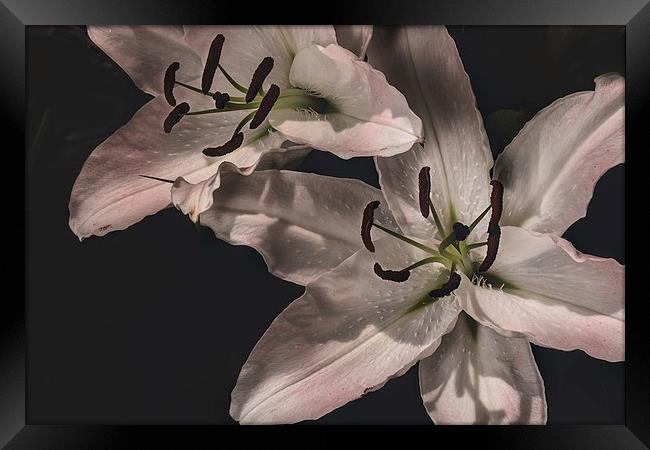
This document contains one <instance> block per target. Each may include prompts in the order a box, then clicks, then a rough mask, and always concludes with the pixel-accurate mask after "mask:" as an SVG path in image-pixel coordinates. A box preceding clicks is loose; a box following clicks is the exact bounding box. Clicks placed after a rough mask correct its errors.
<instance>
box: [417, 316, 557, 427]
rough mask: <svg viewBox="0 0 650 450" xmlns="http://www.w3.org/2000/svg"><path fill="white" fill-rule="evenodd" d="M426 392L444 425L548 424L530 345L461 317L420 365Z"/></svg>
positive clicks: (429, 407) (431, 408) (431, 411)
mask: <svg viewBox="0 0 650 450" xmlns="http://www.w3.org/2000/svg"><path fill="white" fill-rule="evenodd" d="M419 373H420V392H421V394H422V399H423V400H424V406H425V407H426V409H427V412H428V413H429V415H430V416H431V419H433V421H434V422H435V423H436V424H439V425H448V424H449V425H462V424H544V423H546V397H545V394H544V382H543V380H542V377H541V376H540V374H539V370H538V369H537V364H535V359H534V357H533V353H532V351H531V349H530V344H529V343H528V341H527V340H526V339H523V338H509V337H505V336H502V335H500V334H498V333H497V332H495V331H493V330H492V329H490V328H488V327H484V326H483V325H481V324H479V323H477V322H475V321H474V320H472V319H471V318H469V317H468V316H467V315H465V314H461V316H460V317H459V318H458V321H457V322H456V326H455V327H454V329H453V330H452V331H451V332H450V333H448V334H446V335H444V336H443V337H442V343H441V344H440V346H439V347H438V349H437V350H436V351H435V352H434V353H433V354H432V355H431V356H429V357H428V358H426V359H424V360H422V361H420V367H419Z"/></svg>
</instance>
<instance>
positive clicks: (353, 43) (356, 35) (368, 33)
mask: <svg viewBox="0 0 650 450" xmlns="http://www.w3.org/2000/svg"><path fill="white" fill-rule="evenodd" d="M334 30H336V41H337V42H338V44H339V45H340V46H341V47H343V48H346V49H348V50H350V51H351V52H352V53H354V54H355V55H357V56H358V57H359V58H361V59H363V58H364V56H365V55H366V50H367V49H368V44H370V39H372V25H334Z"/></svg>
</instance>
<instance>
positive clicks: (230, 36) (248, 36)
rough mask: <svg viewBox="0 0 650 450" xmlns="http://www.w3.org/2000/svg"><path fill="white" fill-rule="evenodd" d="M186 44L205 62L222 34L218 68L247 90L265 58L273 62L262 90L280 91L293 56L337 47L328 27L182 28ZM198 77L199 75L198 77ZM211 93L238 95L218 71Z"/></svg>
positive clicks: (332, 32)
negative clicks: (306, 50) (315, 47)
mask: <svg viewBox="0 0 650 450" xmlns="http://www.w3.org/2000/svg"><path fill="white" fill-rule="evenodd" d="M184 28H185V40H186V42H187V44H188V45H189V46H190V47H191V48H192V49H194V50H195V51H196V52H197V53H198V54H199V55H200V56H201V57H202V58H203V59H204V60H205V58H207V55H208V50H209V48H210V44H211V43H212V40H213V39H214V38H215V36H217V35H218V34H223V36H224V38H225V40H224V45H223V49H222V52H221V59H220V61H221V65H222V66H223V67H224V68H225V69H226V71H228V73H229V74H230V75H231V76H232V77H234V78H235V80H237V82H239V83H240V84H241V85H243V86H244V87H248V85H249V83H250V81H251V78H252V77H253V73H254V72H255V69H256V68H257V66H258V64H259V63H260V62H261V61H262V60H263V59H264V58H266V57H267V56H270V57H272V58H273V62H274V64H273V70H272V71H271V73H270V74H269V76H268V77H267V79H266V81H265V83H264V87H265V88H268V86H270V85H271V84H272V83H275V84H277V85H278V86H279V87H280V88H288V87H290V86H289V70H290V69H291V64H292V63H293V58H294V57H295V55H296V54H297V53H298V52H299V51H300V50H302V49H303V48H305V47H308V46H310V45H314V44H319V45H329V44H335V43H336V35H335V33H334V28H333V27H332V26H330V25H327V26H270V25H266V26H242V25H229V26H223V25H206V26H185V27H184ZM199 76H200V74H199ZM213 89H214V90H216V89H219V90H220V91H221V92H228V93H230V94H231V95H232V94H235V95H241V94H236V93H237V91H235V90H233V88H232V87H231V86H230V85H229V84H227V83H226V81H225V78H224V77H223V75H221V73H220V72H219V71H217V74H216V75H215V79H214V84H213Z"/></svg>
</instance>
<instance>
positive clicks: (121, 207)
mask: <svg viewBox="0 0 650 450" xmlns="http://www.w3.org/2000/svg"><path fill="white" fill-rule="evenodd" d="M190 95H193V96H194V97H196V98H192V100H190V99H189V96H190ZM206 98H207V97H203V96H200V95H198V94H194V93H187V92H183V91H179V92H178V94H177V99H178V101H179V102H180V101H184V100H189V101H190V103H191V104H192V105H197V106H198V108H201V107H205V106H206V100H205V99H206ZM170 110H171V106H169V105H168V104H167V102H166V101H165V99H164V98H163V97H158V98H156V99H153V100H151V101H150V102H149V103H147V104H145V105H144V106H143V107H142V108H141V109H140V110H139V111H138V112H136V114H135V115H134V116H133V118H132V119H131V120H130V121H129V122H128V123H127V124H126V125H124V126H123V127H121V128H119V129H118V130H117V131H116V132H115V133H114V134H113V135H111V136H110V137H109V138H108V139H106V140H105V141H104V142H102V143H101V144H100V145H99V146H98V147H97V148H96V149H95V150H94V151H93V153H92V154H91V155H90V157H89V158H88V159H87V160H86V162H85V164H84V166H83V168H82V170H81V173H80V174H79V176H78V178H77V180H76V181H75V184H74V187H73V189H72V193H71V195H70V205H69V208H70V228H71V229H72V231H73V232H74V233H75V234H76V235H77V236H78V237H79V238H85V237H88V236H91V235H98V236H103V235H105V234H106V233H108V232H110V231H115V230H122V229H125V228H127V227H128V226H130V225H132V224H134V223H136V222H138V221H140V220H142V219H143V218H144V217H146V216H148V215H151V214H154V213H156V212H157V211H159V210H161V209H163V208H166V207H167V206H169V205H171V193H170V190H171V185H170V184H168V183H164V182H160V181H155V180H151V179H147V178H143V177H142V175H147V176H153V177H158V178H165V179H170V180H175V179H176V178H177V177H179V176H183V177H185V178H186V179H187V180H188V181H190V182H193V183H197V182H199V181H202V180H204V179H206V178H209V177H210V176H212V175H213V174H214V173H216V172H217V167H218V166H219V164H221V163H222V162H224V161H231V162H233V163H234V164H236V165H238V166H240V167H250V165H251V164H254V163H255V162H256V161H257V160H258V159H259V157H260V156H261V155H262V154H263V153H264V151H265V149H266V148H267V146H266V145H265V143H264V141H265V139H271V138H273V137H272V136H269V137H265V138H262V139H259V140H257V141H254V142H252V143H251V144H250V145H247V146H245V147H242V148H240V149H237V150H236V151H235V152H233V153H231V154H229V155H226V156H224V157H221V158H209V157H207V156H205V155H203V154H202V150H203V149H204V148H206V147H210V146H214V145H221V144H223V143H224V142H226V141H227V140H228V139H230V136H231V134H232V132H233V129H234V127H235V126H236V125H237V123H238V122H239V121H240V120H241V118H242V116H243V115H244V114H245V113H244V112H232V113H220V114H208V115H200V116H186V117H185V118H184V119H183V120H181V121H180V122H179V123H178V124H177V125H176V126H175V127H174V128H173V130H172V132H171V133H169V134H167V133H165V132H164V131H163V126H162V124H163V121H164V119H165V117H166V116H167V114H168V113H169V111H170ZM276 134H277V133H276Z"/></svg>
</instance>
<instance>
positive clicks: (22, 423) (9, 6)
mask: <svg viewBox="0 0 650 450" xmlns="http://www.w3.org/2000/svg"><path fill="white" fill-rule="evenodd" d="M319 9H321V11H319V13H318V15H311V16H308V15H306V14H302V16H300V15H298V14H296V16H293V15H290V14H289V13H288V12H289V11H296V12H300V11H302V10H304V0H303V1H301V2H299V1H296V0H293V1H289V2H285V3H283V4H282V5H281V6H280V5H277V4H274V5H268V6H266V7H263V8H250V7H248V8H246V10H244V9H243V8H242V6H241V4H237V3H235V2H229V3H226V2H225V1H221V2H218V3H217V2H212V3H210V4H209V3H207V2H203V1H201V0H186V1H184V2H183V3H181V2H174V1H173V0H158V1H156V0H137V1H136V0H110V1H108V0H103V1H102V0H85V1H84V2H79V1H76V0H58V1H57V2H56V3H54V2H48V1H47V0H29V1H28V0H2V2H0V24H2V26H0V49H1V54H2V57H3V60H4V61H3V64H2V70H1V71H0V77H1V78H0V79H1V80H2V83H1V84H0V99H1V100H2V102H1V103H0V111H1V114H2V115H1V118H2V128H3V131H4V133H3V136H5V137H9V138H10V139H11V141H12V143H13V144H14V147H16V148H20V147H23V148H24V145H25V130H24V124H25V118H26V116H25V33H26V28H25V27H26V26H29V25H73V24H80V23H83V24H114V23H119V24H138V23H150V24H153V23H155V24H172V23H179V22H182V23H186V24H205V23H210V22H214V19H212V20H211V18H218V19H216V20H217V21H218V22H220V23H222V22H228V23H262V24H263V23H273V22H288V23H301V24H309V23H314V20H315V19H316V21H317V22H316V23H374V24H385V25H397V24H420V23H444V24H446V25H624V26H625V30H626V33H625V51H626V86H627V87H626V94H625V102H626V103H625V104H626V150H627V151H626V157H627V158H630V156H631V157H632V159H633V160H634V163H633V164H627V165H626V173H631V172H627V170H628V169H630V170H632V171H633V170H638V169H639V166H640V164H636V158H637V156H635V155H634V154H635V153H636V152H635V151H634V150H637V152H638V151H640V150H642V149H643V148H644V147H642V146H641V142H642V138H643V137H645V136H646V135H647V131H646V128H647V125H646V124H647V123H648V122H647V118H648V114H647V113H648V110H649V109H650V108H649V105H650V57H649V55H650V0H618V1H616V2H613V1H611V0H573V1H572V2H567V1H566V0H545V1H536V2H535V1H534V0H519V1H518V0H482V1H480V2H477V1H473V0H456V1H450V0H445V1H435V2H434V1H432V0H428V1H427V0H415V1H413V0H411V1H409V2H408V3H406V4H404V3H403V2H399V3H397V2H391V0H374V1H373V0H357V1H356V2H355V3H354V4H350V3H349V2H348V3H344V2H342V1H340V0H336V1H333V0H330V1H328V3H327V4H324V5H319ZM644 119H646V120H644ZM645 147H647V143H645ZM8 148H9V147H8ZM8 148H7V149H5V151H6V150H8ZM630 150H632V151H630ZM18 154H19V155H20V153H18ZM17 159H18V160H22V164H25V159H24V155H22V156H19V157H18V158H17ZM635 167H636V168H635ZM23 175H25V173H23ZM646 176H647V175H646ZM25 181H26V180H25V178H23V179H22V183H23V186H24V188H25V189H26V184H25ZM630 184H631V183H626V201H629V199H630V196H631V194H632V189H630ZM22 194H23V204H24V205H25V209H24V210H23V213H26V210H27V205H26V204H25V191H23V192H22ZM630 210H631V208H627V209H626V226H628V227H630V229H631V230H632V232H631V233H630V235H633V236H642V235H643V234H640V233H636V231H637V230H635V229H634V227H638V226H639V225H635V222H638V221H634V219H633V217H632V215H631V214H632V212H631V211H630ZM22 219H23V222H22V225H23V227H22V232H23V233H24V229H25V224H26V222H25V221H26V216H23V218H22ZM638 231H641V230H638ZM24 237H25V235H24V234H23V242H25V247H24V250H26V247H27V246H28V245H29V242H26V240H25V238H24ZM629 249H630V247H628V245H627V240H626V254H627V255H626V257H627V258H629V256H633V257H634V256H635V255H634V254H632V255H630V254H629V252H628V251H627V250H629ZM17 260H19V261H23V262H25V254H24V253H23V254H22V257H19V258H17ZM630 265H631V266H632V270H631V272H632V275H631V276H629V272H630V269H629V267H628V268H627V269H626V271H628V276H627V277H626V286H628V285H627V280H634V279H635V276H634V275H635V274H637V269H636V267H637V265H636V264H635V263H634V262H633V263H632V264H628V266H630ZM15 266H17V265H15ZM22 268H23V270H24V271H25V270H26V264H24V265H23V266H22ZM23 273H24V272H23ZM639 275H640V276H641V277H643V276H644V275H643V274H642V273H641V274H639ZM16 279H20V278H19V277H16ZM637 279H639V278H638V277H637ZM23 280H25V281H24V284H23V286H22V287H23V289H24V292H25V295H24V296H23V297H22V298H20V297H12V296H7V297H5V305H3V306H5V307H4V308H3V314H2V316H4V317H2V319H1V321H0V323H1V326H2V328H1V329H0V339H1V340H0V348H1V349H2V351H0V371H1V373H0V400H1V401H0V445H5V444H7V443H8V445H7V447H5V448H7V449H14V448H15V449H24V448H29V449H40V448H65V449H76V448H85V449H87V448H131V447H132V446H133V447H142V446H143V445H146V447H152V446H154V445H155V446H156V447H163V448H170V447H172V448H179V447H181V446H182V447H185V448H187V447H188V442H192V443H193V445H192V448H202V447H203V446H199V445H198V443H199V442H201V443H211V446H214V444H215V443H216V444H218V443H219V442H222V438H223V435H224V433H234V435H231V437H233V436H238V437H239V439H241V442H246V441H248V439H249V438H248V437H245V436H244V435H243V434H242V435H239V433H243V432H244V431H241V430H243V428H239V427H219V426H183V427H163V426H155V427H154V426H147V427H143V426H135V427H134V426H121V427H116V426H110V427H104V426H86V425H30V424H27V423H26V410H25V402H24V397H25V367H24V366H25V362H26V355H25V353H26V351H27V346H26V333H25V298H26V294H27V291H28V289H29V286H28V284H27V282H26V277H25V275H23ZM12 298H13V300H10V299H12ZM643 301H644V298H643V297H641V298H638V299H635V301H634V302H628V304H627V305H626V310H627V320H626V333H625V339H626V341H625V342H626V362H625V425H549V426H546V427H532V426H511V427H498V428H496V429H495V428H494V427H481V426H479V427H472V429H471V430H468V429H467V428H465V427H434V428H435V429H434V428H429V427H409V429H410V430H412V431H409V433H407V434H408V436H404V434H403V433H399V439H400V441H401V443H402V444H404V443H406V442H405V441H408V440H410V439H411V438H416V439H418V438H421V437H432V438H433V439H437V438H439V437H441V436H442V434H440V433H444V434H446V436H445V437H446V438H451V439H453V438H455V437H458V438H461V439H463V441H466V440H467V439H468V438H469V439H470V440H471V441H475V442H477V443H481V442H483V444H484V443H485V440H486V439H490V438H492V439H494V438H495V435H496V437H497V439H498V440H497V442H498V443H499V447H501V448H521V447H522V445H521V443H522V442H526V445H525V447H526V448H530V449H537V448H539V449H548V448H572V449H582V448H585V449H600V448H603V449H611V448H621V449H637V448H639V449H641V448H647V447H646V445H650V410H649V408H648V405H650V386H649V384H650V383H649V381H650V348H649V347H648V345H647V343H648V342H649V339H648V338H649V337H650V336H649V333H648V328H647V325H646V323H645V321H644V315H643V312H644V311H643V308H644V306H643ZM10 302H13V303H10ZM4 311H7V314H6V315H5V313H4ZM341 428H343V427H336V426H333V427H297V428H295V430H297V431H298V432H299V433H304V432H305V431H306V430H309V435H308V436H309V439H310V441H309V442H312V443H314V442H316V443H318V444H322V445H327V443H328V442H329V443H334V442H336V441H335V440H334V435H335V434H338V433H337V431H338V430H339V429H341ZM346 428H347V431H349V430H350V428H349V427H346ZM287 429H288V428H287V427H266V428H265V429H263V430H262V431H261V432H259V431H258V437H261V438H262V439H268V438H271V439H274V440H275V439H278V440H279V439H281V438H282V437H283V436H284V432H285V430H287ZM467 431H470V432H469V433H467ZM459 433H462V434H459ZM395 435H396V433H393V432H392V431H387V429H386V428H385V427H373V428H372V429H368V430H365V431H361V433H359V437H360V438H361V439H363V442H364V443H366V444H367V443H370V444H374V443H377V444H381V443H382V442H386V440H387V439H390V437H395ZM197 438H198V440H196V439H197ZM314 438H316V439H314ZM300 441H301V440H300V439H298V440H296V441H295V442H300ZM337 441H338V440H337ZM195 442H196V444H194V443H195ZM414 442H415V441H414ZM434 442H435V441H434ZM644 443H645V445H644ZM91 444H92V446H91Z"/></svg>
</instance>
